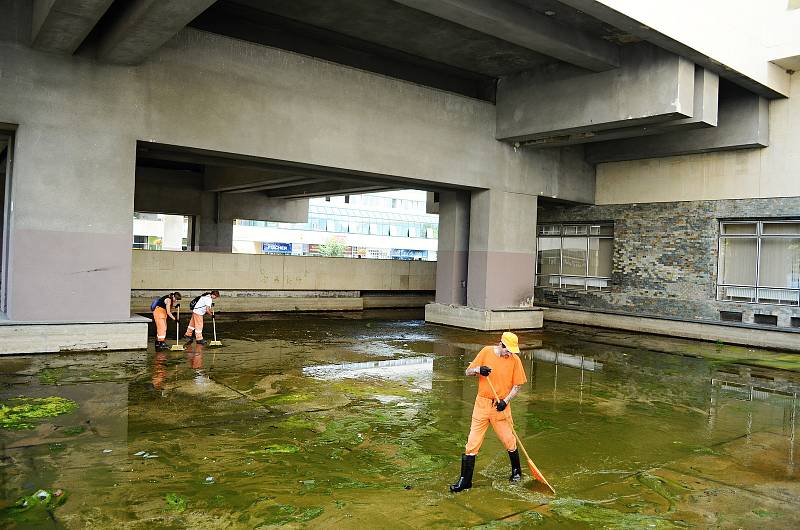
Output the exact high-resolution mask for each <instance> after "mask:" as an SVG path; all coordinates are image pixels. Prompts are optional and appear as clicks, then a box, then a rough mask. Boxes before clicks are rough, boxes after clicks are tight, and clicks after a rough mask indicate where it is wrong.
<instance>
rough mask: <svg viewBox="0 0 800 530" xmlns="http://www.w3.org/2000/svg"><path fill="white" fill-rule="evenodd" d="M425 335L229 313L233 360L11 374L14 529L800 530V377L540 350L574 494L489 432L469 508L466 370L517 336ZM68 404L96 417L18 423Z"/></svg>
mask: <svg viewBox="0 0 800 530" xmlns="http://www.w3.org/2000/svg"><path fill="white" fill-rule="evenodd" d="M420 318H421V315H420V314H419V313H418V312H415V311H383V312H379V311H373V312H363V313H345V314H342V313H340V314H306V315H302V314H291V315H248V316H244V315H241V316H237V315H227V316H225V317H223V318H222V319H218V321H217V328H218V332H219V334H220V337H219V338H220V339H221V340H222V341H223V346H222V347H221V348H210V347H202V346H196V345H195V346H192V347H190V348H189V349H188V350H187V351H184V352H162V353H155V352H153V351H152V346H151V350H150V351H148V352H113V353H82V354H78V353H71V354H62V355H36V356H18V357H5V358H0V403H2V404H3V406H4V407H5V408H4V409H3V411H0V412H2V414H4V416H3V418H7V421H6V422H5V423H4V424H3V425H5V427H4V428H0V479H2V480H1V482H2V489H1V490H0V527H4V528H148V529H150V528H232V529H234V528H235V529H238V528H271V527H287V528H302V527H313V528H423V527H424V528H459V527H460V528H471V527H480V528H513V527H518V528H531V527H534V528H765V529H766V528H798V527H800V510H799V509H798V508H800V482H798V464H797V455H796V453H797V444H796V441H795V432H796V423H797V421H796V416H797V409H798V404H797V394H798V391H800V357H795V356H793V355H791V354H786V353H781V352H769V351H761V350H752V349H748V348H741V347H732V346H726V345H724V344H714V343H701V342H694V341H688V340H679V339H668V338H659V337H654V336H648V335H635V334H631V333H623V332H614V331H609V330H599V329H592V328H581V327H577V326H574V327H573V326H566V325H553V326H550V327H548V329H546V330H544V331H537V332H526V333H521V334H520V339H521V342H522V344H523V352H522V354H521V358H522V361H523V365H524V367H525V370H526V373H527V376H528V379H529V383H528V384H526V385H525V386H524V388H523V391H522V392H521V394H520V395H519V396H518V397H517V398H516V400H515V401H514V419H515V426H516V428H517V431H518V433H519V435H520V437H521V438H522V440H523V442H524V444H525V447H526V448H527V449H528V452H529V453H530V454H531V457H532V458H533V459H534V461H535V462H536V464H537V466H538V467H539V469H541V471H542V472H543V473H544V474H545V476H546V477H547V478H548V480H549V481H550V482H551V484H552V485H553V486H554V488H555V489H556V491H557V492H558V493H557V495H556V496H550V495H547V494H545V493H544V492H545V489H544V488H543V487H541V485H539V484H537V483H536V482H535V481H532V480H531V479H530V477H529V476H528V475H529V474H528V472H527V469H526V466H525V465H524V464H523V471H524V473H525V474H526V477H525V478H526V480H525V481H524V482H523V483H521V484H509V482H508V481H507V477H508V474H509V471H510V469H509V463H508V458H507V456H506V453H505V451H504V449H503V447H502V446H501V444H500V443H499V442H498V440H497V439H496V438H495V436H494V434H493V433H492V432H491V431H490V432H489V433H488V434H487V438H486V442H485V443H484V446H483V448H482V449H481V452H480V454H479V455H478V459H477V465H476V473H475V478H474V486H473V488H472V489H471V490H469V491H466V492H463V493H460V494H455V495H454V494H451V493H449V492H448V488H447V486H448V484H450V483H451V482H453V481H455V479H456V478H457V476H458V472H459V457H460V454H461V452H462V451H463V444H464V443H465V441H466V435H467V432H468V429H469V423H470V415H471V411H472V402H473V400H474V396H475V391H476V381H475V379H474V378H466V377H464V376H463V370H464V368H465V367H466V365H467V364H468V363H469V361H470V360H471V359H472V358H473V357H474V355H475V354H476V353H477V351H478V350H479V349H480V347H481V346H483V345H486V344H491V343H494V342H495V341H496V340H497V338H498V337H497V334H494V333H482V332H475V331H468V330H459V329H453V328H446V327H441V326H434V325H427V324H425V323H424V322H423V321H422V320H420ZM52 397H58V398H63V399H64V400H71V401H73V402H74V403H75V404H76V405H77V407H76V408H74V410H73V409H71V408H69V409H65V411H63V413H61V414H58V415H53V416H47V415H46V414H45V415H44V416H40V417H36V418H32V419H30V420H29V421H28V424H27V428H23V427H22V426H21V425H20V424H15V423H14V421H16V420H15V419H14V418H13V417H11V415H10V411H11V410H12V409H11V407H18V408H19V407H21V406H22V405H24V406H33V408H35V406H36V405H37V404H38V403H42V402H41V401H36V400H37V399H41V398H52ZM15 410H16V409H15ZM19 410H22V409H19ZM40 490H41V491H43V492H45V493H48V494H51V495H52V494H53V492H59V490H60V492H59V495H58V496H56V497H50V498H44V494H43V493H42V494H40V496H42V499H41V500H37V499H36V498H35V495H36V494H37V492H39V491H40ZM56 499H58V502H56ZM15 503H17V504H16V505H15ZM26 503H27V505H26Z"/></svg>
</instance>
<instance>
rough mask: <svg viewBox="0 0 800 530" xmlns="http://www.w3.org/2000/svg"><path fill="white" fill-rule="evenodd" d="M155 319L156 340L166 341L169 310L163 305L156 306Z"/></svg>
mask: <svg viewBox="0 0 800 530" xmlns="http://www.w3.org/2000/svg"><path fill="white" fill-rule="evenodd" d="M153 320H154V321H155V323H156V340H160V341H162V342H163V341H165V340H166V339H167V310H166V309H164V308H163V307H157V308H155V310H154V311H153Z"/></svg>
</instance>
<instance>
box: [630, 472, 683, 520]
mask: <svg viewBox="0 0 800 530" xmlns="http://www.w3.org/2000/svg"><path fill="white" fill-rule="evenodd" d="M636 480H638V481H639V483H640V484H642V485H643V486H645V487H647V488H649V489H651V490H653V491H654V492H655V493H656V494H658V495H659V496H661V497H663V498H664V499H666V501H667V502H668V503H669V511H673V510H674V509H675V503H677V502H678V501H679V500H680V495H677V494H676V493H674V492H675V491H676V490H677V491H686V488H684V487H683V486H680V485H678V484H675V483H674V482H672V481H669V480H667V479H665V478H663V477H658V476H656V475H651V474H650V473H646V472H644V471H642V472H640V473H637V474H636Z"/></svg>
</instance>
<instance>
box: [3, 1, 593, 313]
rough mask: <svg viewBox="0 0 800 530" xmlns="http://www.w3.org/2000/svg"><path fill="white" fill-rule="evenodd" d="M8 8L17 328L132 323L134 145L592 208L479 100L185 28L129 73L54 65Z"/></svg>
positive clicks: (582, 187)
mask: <svg viewBox="0 0 800 530" xmlns="http://www.w3.org/2000/svg"><path fill="white" fill-rule="evenodd" d="M4 5H8V2H6V3H5V4H4ZM11 5H12V6H16V7H15V8H14V9H7V10H4V14H9V16H8V17H4V19H3V20H0V37H3V38H6V39H10V41H5V42H0V72H2V83H0V122H6V123H13V124H18V125H19V128H18V131H17V137H16V149H17V151H16V165H15V167H14V181H13V185H12V190H11V192H12V195H13V200H14V204H15V209H14V212H13V215H12V219H11V221H12V223H11V224H12V226H11V233H10V244H11V254H10V267H9V307H8V316H9V318H11V319H15V320H46V319H68V320H86V319H98V318H112V319H113V318H124V317H127V316H128V305H129V303H128V302H129V294H130V293H129V289H130V279H131V263H130V243H131V238H132V233H131V230H132V227H131V218H132V213H133V203H134V162H135V147H136V141H137V140H144V141H151V142H159V143H164V144H171V145H181V146H190V147H195V148H201V149H207V150H212V151H223V152H229V153H238V154H245V155H252V156H257V157H268V158H275V159H281V160H289V161H298V162H305V163H311V164H318V165H321V166H333V167H337V168H348V169H354V170H359V171H365V172H370V173H377V174H385V175H392V176H398V177H403V178H407V179H409V182H414V181H415V180H417V181H419V180H425V181H431V182H437V183H443V184H449V185H459V186H470V187H478V188H480V187H485V188H495V189H503V190H507V191H513V192H520V193H527V194H532V195H539V194H543V195H548V196H552V195H558V196H560V197H563V198H567V199H571V200H575V201H580V202H591V201H592V199H593V197H594V189H593V171H592V169H591V167H589V166H588V165H586V164H585V163H583V159H582V152H580V151H577V150H553V151H549V152H532V151H526V150H514V149H513V148H512V147H511V146H508V145H504V144H501V143H499V142H497V141H496V140H494V127H495V109H494V107H493V106H492V105H491V104H488V103H485V102H480V101H476V100H472V99H469V98H465V97H461V96H457V95H453V94H449V93H444V92H440V91H437V90H433V89H428V88H424V87H420V86H417V85H413V84H411V83H406V82H402V81H397V80H394V79H388V78H385V77H382V76H379V75H374V74H370V73H365V72H362V71H358V70H353V69H350V68H345V67H341V66H337V65H334V64H330V63H327V62H324V61H320V60H315V59H311V58H308V57H304V56H300V55H295V54H291V53H287V52H283V51H279V50H275V49H270V48H265V47H262V46H258V45H254V44H249V43H244V42H239V41H236V40H233V39H229V38H225V37H220V36H215V35H212V34H207V33H204V32H200V31H196V30H191V29H187V30H184V31H182V32H180V33H179V34H178V35H177V36H176V37H175V38H174V39H172V40H171V41H169V42H168V43H167V44H166V45H165V46H164V47H163V48H162V49H161V50H160V51H158V52H157V53H156V54H154V55H153V56H152V57H151V58H150V59H149V60H148V61H147V62H146V63H145V64H143V65H141V66H138V67H120V66H110V65H102V64H98V63H96V62H93V61H91V60H88V59H86V58H82V57H77V56H74V57H58V56H53V55H48V54H46V53H41V52H37V51H33V50H31V49H30V48H28V47H26V46H25V44H24V43H21V42H22V41H24V40H25V39H24V36H22V35H20V34H19V33H18V32H16V31H14V30H13V28H16V27H17V25H19V24H25V23H28V22H26V21H24V20H23V21H15V20H14V16H15V15H19V16H20V17H23V18H24V10H21V9H18V7H19V3H18V2H12V3H11ZM28 27H29V26H28ZM9 28H11V29H9ZM562 177H563V178H562ZM230 259H235V258H230ZM345 276H347V275H345ZM43 295H44V296H46V297H47V299H48V300H51V301H52V302H53V303H49V304H42V303H41V298H42V296H43Z"/></svg>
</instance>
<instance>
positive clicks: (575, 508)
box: [550, 499, 676, 530]
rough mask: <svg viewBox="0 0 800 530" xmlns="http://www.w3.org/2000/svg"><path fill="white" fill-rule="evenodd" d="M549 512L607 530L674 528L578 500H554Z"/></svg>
mask: <svg viewBox="0 0 800 530" xmlns="http://www.w3.org/2000/svg"><path fill="white" fill-rule="evenodd" d="M550 510H551V511H552V512H553V513H554V514H555V515H557V516H558V517H560V518H562V519H567V520H569V521H573V522H576V523H585V524H588V525H590V526H592V527H602V528H606V529H609V530H634V529H640V528H648V529H650V528H653V529H656V530H662V529H668V528H676V525H675V523H673V522H672V521H669V520H668V519H664V518H663V517H657V516H653V515H644V514H639V513H625V512H620V511H617V510H613V509H611V508H604V507H602V506H599V505H598V504H597V503H593V502H590V501H584V500H580V499H555V500H553V501H551V502H550Z"/></svg>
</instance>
